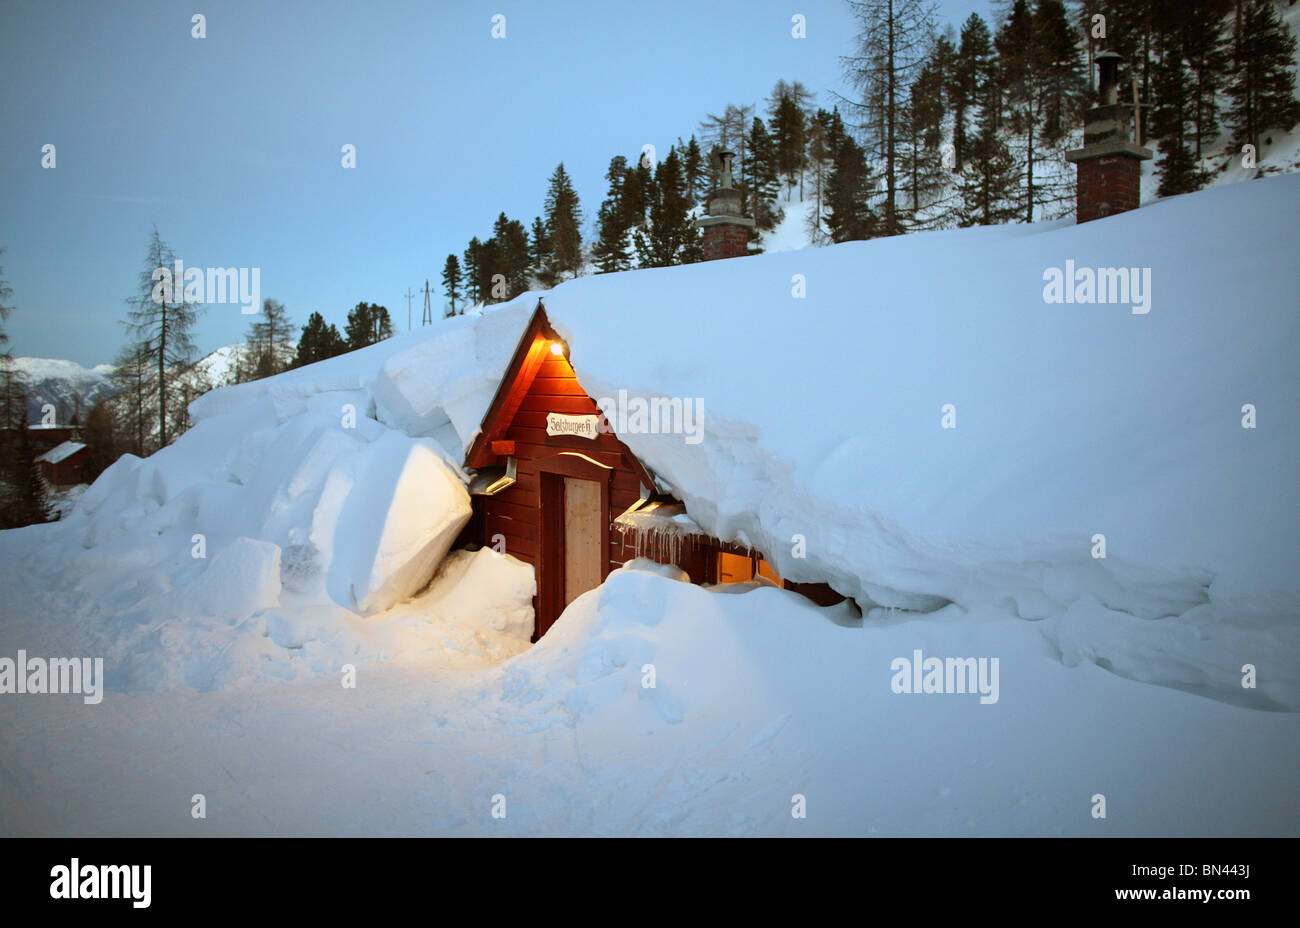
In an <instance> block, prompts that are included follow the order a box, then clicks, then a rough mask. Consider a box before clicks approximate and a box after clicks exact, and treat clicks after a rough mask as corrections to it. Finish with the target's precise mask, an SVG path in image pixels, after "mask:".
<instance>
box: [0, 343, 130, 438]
mask: <svg viewBox="0 0 1300 928" xmlns="http://www.w3.org/2000/svg"><path fill="white" fill-rule="evenodd" d="M13 366H14V372H15V374H16V376H17V378H18V380H19V382H20V383H22V385H23V388H24V389H26V390H27V393H28V400H27V421H28V422H31V423H37V422H40V421H41V419H42V417H43V416H44V411H45V406H46V405H47V404H49V405H51V406H53V407H54V414H55V421H56V423H57V424H59V425H63V424H66V423H67V422H70V421H71V420H72V417H73V416H74V415H79V419H80V421H84V420H85V418H86V413H87V412H89V411H90V407H91V406H93V405H95V402H96V401H97V400H100V399H102V398H104V397H106V396H112V395H113V394H114V393H115V392H116V388H115V387H114V385H113V381H112V374H113V367H112V365H110V364H100V365H97V366H95V367H82V366H81V365H80V364H78V363H76V362H75V361H61V360H58V359H56V358H14V360H13Z"/></svg>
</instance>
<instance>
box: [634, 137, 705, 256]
mask: <svg viewBox="0 0 1300 928" xmlns="http://www.w3.org/2000/svg"><path fill="white" fill-rule="evenodd" d="M654 188H655V192H656V196H655V200H654V202H653V203H652V204H651V205H650V216H649V221H648V222H647V224H646V226H645V228H643V229H638V230H637V231H636V232H635V233H634V234H633V239H634V241H635V243H636V251H637V256H638V257H639V259H640V262H641V267H669V266H671V265H675V264H691V263H693V262H695V261H699V260H700V258H701V257H702V256H703V254H702V250H701V246H700V234H699V229H697V228H696V226H695V223H694V221H693V220H692V219H691V214H690V210H691V207H690V197H689V195H688V194H687V192H686V178H685V177H684V176H683V173H682V167H681V160H680V159H679V158H678V156H677V152H676V151H670V152H669V153H668V156H667V157H666V158H664V159H663V160H662V161H660V162H659V164H658V166H657V167H656V168H655V185H654Z"/></svg>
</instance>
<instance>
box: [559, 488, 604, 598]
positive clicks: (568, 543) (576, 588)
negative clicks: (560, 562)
mask: <svg viewBox="0 0 1300 928" xmlns="http://www.w3.org/2000/svg"><path fill="white" fill-rule="evenodd" d="M601 531H602V526H601V524H600V484H598V483H596V481H594V480H582V479H580V478H578V477H565V478H564V605H566V606H567V605H568V604H569V603H571V602H573V601H574V600H575V599H577V598H578V597H579V596H581V595H582V594H583V593H585V592H587V591H588V590H594V589H595V588H596V587H598V586H600V579H601V577H600V537H601Z"/></svg>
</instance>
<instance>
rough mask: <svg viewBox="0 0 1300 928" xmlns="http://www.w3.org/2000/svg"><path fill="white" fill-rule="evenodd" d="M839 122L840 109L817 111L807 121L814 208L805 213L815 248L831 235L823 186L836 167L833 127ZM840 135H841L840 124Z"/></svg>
mask: <svg viewBox="0 0 1300 928" xmlns="http://www.w3.org/2000/svg"><path fill="white" fill-rule="evenodd" d="M839 119H840V115H839V110H838V109H837V110H835V112H834V114H832V113H829V112H827V111H826V110H824V109H819V110H817V112H816V113H814V114H813V116H812V118H811V119H809V120H808V133H807V135H808V154H807V161H808V173H809V180H810V183H811V185H812V197H813V204H814V205H813V209H811V210H810V211H809V212H808V237H809V240H810V241H811V242H812V243H813V244H814V245H824V244H826V243H827V242H828V241H829V239H830V235H829V232H828V230H827V229H826V226H825V217H824V216H823V210H824V208H825V205H826V204H825V197H826V185H827V180H828V179H829V177H830V174H831V169H832V168H833V167H834V165H835V142H834V138H833V131H834V130H833V129H832V125H833V123H834V122H836V121H838V120H839ZM839 131H840V133H841V134H843V127H842V125H841V128H840V130H839Z"/></svg>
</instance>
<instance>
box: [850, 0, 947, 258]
mask: <svg viewBox="0 0 1300 928" xmlns="http://www.w3.org/2000/svg"><path fill="white" fill-rule="evenodd" d="M849 6H850V8H851V9H852V11H853V15H854V17H855V18H856V19H857V22H858V36H857V53H856V54H855V55H852V56H849V57H848V58H846V59H845V64H846V67H847V70H848V76H849V79H850V80H851V81H852V82H853V85H854V86H855V87H856V88H857V90H858V92H859V94H860V97H859V99H858V100H857V101H856V102H855V109H856V110H857V111H858V112H859V113H861V114H862V115H863V116H864V117H865V127H866V128H867V130H868V132H869V135H870V137H871V139H872V143H873V148H874V150H875V152H876V154H877V156H878V158H879V160H880V161H882V162H883V163H884V178H883V180H884V184H885V191H884V205H883V211H882V212H883V214H882V216H881V230H880V231H881V234H883V235H898V234H901V233H902V232H903V231H904V229H903V223H902V220H901V217H900V215H899V210H898V202H897V201H898V177H899V174H900V163H899V161H900V159H899V151H898V149H899V140H900V137H901V136H902V134H903V132H902V130H903V122H904V119H905V117H906V114H905V112H904V109H905V107H906V104H907V94H908V88H909V87H910V86H911V84H912V81H913V79H914V78H915V75H916V71H917V69H918V68H920V66H921V63H922V62H923V61H924V60H925V57H926V54H927V51H928V49H929V46H930V43H931V40H932V37H933V34H934V4H933V3H932V2H930V0H850V2H849Z"/></svg>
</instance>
